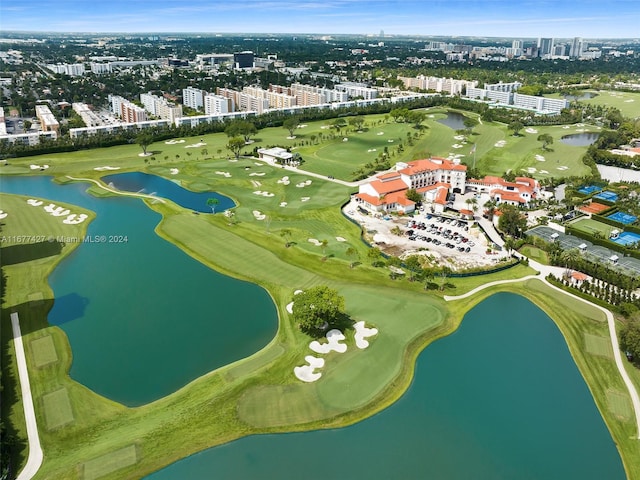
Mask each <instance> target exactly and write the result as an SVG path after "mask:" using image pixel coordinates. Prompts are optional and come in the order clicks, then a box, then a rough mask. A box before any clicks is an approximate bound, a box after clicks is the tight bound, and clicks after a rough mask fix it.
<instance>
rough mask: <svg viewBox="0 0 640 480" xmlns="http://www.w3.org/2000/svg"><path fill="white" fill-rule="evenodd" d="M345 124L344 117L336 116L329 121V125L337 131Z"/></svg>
mask: <svg viewBox="0 0 640 480" xmlns="http://www.w3.org/2000/svg"><path fill="white" fill-rule="evenodd" d="M346 126H347V121H346V120H345V119H344V118H336V119H335V120H334V121H333V122H331V127H332V128H335V129H336V130H337V131H338V133H340V131H341V130H342V129H343V128H344V127H346Z"/></svg>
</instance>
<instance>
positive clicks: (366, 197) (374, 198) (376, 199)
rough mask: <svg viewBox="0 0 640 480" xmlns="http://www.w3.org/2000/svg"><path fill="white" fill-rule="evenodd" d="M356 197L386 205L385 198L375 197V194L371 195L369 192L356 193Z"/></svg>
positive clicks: (375, 203)
mask: <svg viewBox="0 0 640 480" xmlns="http://www.w3.org/2000/svg"><path fill="white" fill-rule="evenodd" d="M356 197H358V198H359V199H360V200H364V201H365V202H367V203H368V204H370V205H375V206H380V205H384V200H381V199H379V198H378V197H374V196H373V195H369V194H367V193H356Z"/></svg>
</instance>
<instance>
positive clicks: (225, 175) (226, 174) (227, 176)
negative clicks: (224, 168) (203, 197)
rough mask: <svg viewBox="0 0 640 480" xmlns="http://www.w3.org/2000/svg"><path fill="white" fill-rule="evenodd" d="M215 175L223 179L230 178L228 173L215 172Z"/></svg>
mask: <svg viewBox="0 0 640 480" xmlns="http://www.w3.org/2000/svg"><path fill="white" fill-rule="evenodd" d="M215 173H216V175H222V176H223V177H225V178H231V174H230V173H229V172H221V171H216V172H215Z"/></svg>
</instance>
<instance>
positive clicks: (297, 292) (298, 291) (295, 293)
mask: <svg viewBox="0 0 640 480" xmlns="http://www.w3.org/2000/svg"><path fill="white" fill-rule="evenodd" d="M302 292H304V290H296V291H295V292H293V294H294V295H300V294H301V293H302Z"/></svg>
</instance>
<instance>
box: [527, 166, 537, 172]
mask: <svg viewBox="0 0 640 480" xmlns="http://www.w3.org/2000/svg"><path fill="white" fill-rule="evenodd" d="M537 171H538V169H537V168H534V167H529V168H527V173H536V172H537Z"/></svg>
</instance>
